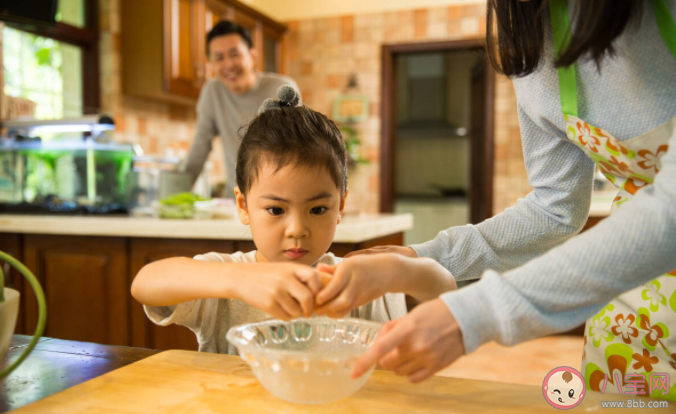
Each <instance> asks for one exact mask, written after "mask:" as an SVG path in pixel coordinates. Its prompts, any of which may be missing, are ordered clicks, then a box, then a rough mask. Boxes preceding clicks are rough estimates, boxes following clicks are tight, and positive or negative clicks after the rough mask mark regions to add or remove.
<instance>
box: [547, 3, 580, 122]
mask: <svg viewBox="0 0 676 414" xmlns="http://www.w3.org/2000/svg"><path fill="white" fill-rule="evenodd" d="M549 14H550V17H551V21H552V31H553V33H554V47H555V50H556V56H557V58H558V57H559V56H561V54H562V53H563V51H565V50H566V49H568V44H569V43H570V30H569V28H570V22H569V19H568V3H567V1H566V0H550V1H549ZM558 72H559V89H560V91H561V110H562V111H563V113H564V114H566V115H573V116H577V81H576V80H575V64H573V65H570V66H569V67H567V68H558Z"/></svg>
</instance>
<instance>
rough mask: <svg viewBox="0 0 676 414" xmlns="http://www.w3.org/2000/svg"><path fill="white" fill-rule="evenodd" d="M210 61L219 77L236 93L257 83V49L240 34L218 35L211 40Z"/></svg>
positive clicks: (246, 89)
mask: <svg viewBox="0 0 676 414" xmlns="http://www.w3.org/2000/svg"><path fill="white" fill-rule="evenodd" d="M209 62H210V63H211V64H212V65H213V68H214V72H215V73H216V76H217V77H218V79H219V80H220V81H221V82H223V83H224V84H225V86H226V87H227V88H228V89H229V90H230V91H231V92H232V93H234V94H235V95H241V94H243V93H246V92H248V91H249V90H250V89H251V88H253V87H254V85H255V84H256V72H255V68H256V50H255V49H249V46H248V45H247V44H246V42H245V41H244V39H242V37H241V36H240V35H238V34H228V35H225V36H218V37H215V38H213V39H211V42H209Z"/></svg>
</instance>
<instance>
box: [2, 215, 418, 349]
mask: <svg viewBox="0 0 676 414" xmlns="http://www.w3.org/2000/svg"><path fill="white" fill-rule="evenodd" d="M412 227H413V217H412V216H411V215H410V214H379V215H363V216H357V215H355V216H349V215H348V216H347V217H344V218H343V220H342V223H341V224H339V225H338V227H337V229H336V234H335V237H334V240H333V243H331V245H330V246H329V248H328V251H329V252H331V253H333V254H335V255H336V256H337V257H344V256H345V255H346V254H348V253H349V252H352V251H355V250H362V249H368V248H370V247H373V246H378V245H399V246H401V245H403V244H404V231H405V230H408V229H410V228H412ZM255 248H256V246H255V245H254V243H253V241H252V240H251V232H250V231H249V227H248V226H244V225H242V224H241V223H240V222H239V220H237V219H236V218H232V219H224V220H179V219H177V220H169V219H167V220H162V219H149V218H130V217H124V216H123V217H91V216H28V215H0V251H4V252H6V253H8V254H10V255H12V256H14V257H16V258H17V259H19V260H20V261H22V262H23V263H24V264H25V265H26V266H27V267H28V268H29V269H30V270H31V271H32V272H33V273H34V274H35V275H36V276H37V278H38V279H39V280H40V283H41V284H42V286H43V287H44V290H45V294H46V296H47V303H50V309H49V318H47V326H46V331H45V332H48V333H49V335H52V336H55V337H57V338H61V339H69V340H80V341H89V342H95V343H105V344H112V345H126V346H130V345H131V346H135V347H141V348H152V349H196V348H197V342H196V340H195V334H194V333H193V332H192V331H190V330H189V329H186V328H184V327H181V326H177V325H173V326H170V327H166V328H160V327H158V326H156V325H154V324H153V323H152V322H150V320H149V319H148V318H147V317H146V315H145V312H144V311H143V308H142V306H141V305H140V304H139V303H138V302H137V301H135V300H134V299H133V298H132V297H131V295H130V293H129V292H130V289H131V284H132V282H133V280H134V277H136V275H137V274H138V273H139V271H140V270H141V269H142V268H143V266H145V265H147V264H148V263H151V262H154V261H157V260H162V259H165V258H169V257H194V256H195V255H198V254H204V253H207V252H219V253H234V252H238V251H239V252H248V251H251V250H254V249H255ZM7 283H8V285H9V286H10V287H14V288H15V289H17V290H18V291H19V292H20V293H21V296H22V298H26V299H25V301H24V300H23V299H22V301H23V305H22V306H23V308H24V310H25V312H24V313H22V317H20V318H19V322H18V325H17V333H30V332H33V331H34V329H35V328H34V325H35V320H36V319H37V302H36V301H35V298H34V295H33V292H32V289H31V288H30V286H29V285H28V284H27V283H25V282H24V280H23V278H22V277H21V276H20V275H19V274H18V273H17V272H15V271H10V272H9V273H8V277H7ZM66 321H67V322H66Z"/></svg>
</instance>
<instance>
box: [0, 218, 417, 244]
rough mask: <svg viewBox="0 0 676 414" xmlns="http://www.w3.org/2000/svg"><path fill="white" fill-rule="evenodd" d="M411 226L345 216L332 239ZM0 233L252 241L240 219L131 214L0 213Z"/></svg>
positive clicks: (404, 221) (358, 238) (356, 239)
mask: <svg viewBox="0 0 676 414" xmlns="http://www.w3.org/2000/svg"><path fill="white" fill-rule="evenodd" d="M412 228H413V216H412V215H411V214H373V215H355V216H346V217H344V218H343V220H342V222H341V223H340V224H339V225H338V227H337V228H336V235H335V237H334V240H333V241H334V242H336V243H360V242H362V241H365V240H372V239H376V238H379V237H383V236H386V235H390V234H392V233H400V232H403V231H405V230H409V229H412ZM0 232H2V233H22V234H59V235H72V236H118V237H159V238H170V239H211V240H251V231H250V230H249V226H245V225H243V224H242V223H240V221H239V219H237V218H231V219H222V220H219V219H213V220H179V219H176V220H172V219H154V218H132V217H105V216H104V217H94V216H31V215H10V214H7V215H0Z"/></svg>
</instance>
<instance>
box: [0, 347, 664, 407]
mask: <svg viewBox="0 0 676 414" xmlns="http://www.w3.org/2000/svg"><path fill="white" fill-rule="evenodd" d="M19 340H23V342H24V344H25V340H26V338H17V341H15V346H21V345H17V343H19V342H20V341H19ZM50 342H51V346H50ZM69 349H70V351H69ZM16 351H17V349H16V348H14V350H13V354H14V355H17V352H16ZM62 354H65V355H62ZM153 354H155V355H153ZM62 357H63V358H62ZM31 358H33V360H32V361H31ZM64 358H65V360H66V361H70V362H71V364H68V363H66V362H64ZM138 359H140V360H139V361H138V362H137V363H134V364H131V365H128V366H125V365H127V364H130V363H131V362H133V361H134V360H138ZM29 361H30V362H29ZM27 363H28V366H22V367H21V368H20V369H21V372H18V373H15V375H16V377H13V378H9V379H8V380H6V382H10V383H11V384H3V389H2V394H0V398H2V399H3V401H6V400H7V399H8V398H9V397H11V398H12V399H13V400H15V401H13V402H12V403H11V404H10V405H8V408H9V409H13V408H17V407H19V406H20V405H24V404H27V403H28V402H30V401H35V400H38V399H39V400H40V401H37V402H36V403H34V404H30V405H26V406H24V407H22V408H20V409H18V411H17V414H29V413H39V414H49V413H53V414H56V413H59V414H60V413H69V414H70V413H75V414H79V413H81V414H84V413H96V414H105V413H110V414H120V413H143V414H152V413H158V414H160V413H161V414H164V413H172V414H177V413H193V412H195V413H197V412H198V413H226V412H227V413H235V414H237V413H247V414H250V413H256V414H258V413H279V412H284V413H322V414H324V413H329V414H330V413H336V414H338V413H341V414H342V413H366V412H368V413H383V414H397V413H402V414H403V413H406V414H408V413H413V412H430V413H444V414H446V413H479V412H491V413H495V414H498V413H499V414H527V413H533V414H536V413H537V414H539V413H542V412H550V411H551V412H554V411H555V410H554V409H553V408H551V407H550V406H549V405H547V403H546V402H545V401H544V399H543V397H542V390H541V388H540V387H539V386H525V385H516V384H506V383H502V382H490V381H477V380H469V379H459V378H444V377H439V376H435V377H433V378H430V379H428V380H427V381H425V382H423V383H421V384H419V385H415V386H414V385H411V384H409V383H408V382H407V381H406V379H405V378H402V377H397V376H395V375H394V374H393V373H391V372H387V371H381V370H376V371H375V372H374V373H373V375H372V376H371V378H370V379H369V381H368V382H367V383H366V385H365V386H364V388H363V389H361V390H360V391H359V392H357V393H356V394H354V395H353V396H351V397H349V398H346V399H343V400H341V401H338V402H335V403H332V404H326V405H319V406H306V405H299V404H291V403H287V402H285V401H283V400H280V399H277V398H275V397H273V396H272V395H271V394H270V393H268V392H267V391H266V390H265V389H264V388H263V387H262V386H261V385H260V384H259V383H258V381H257V380H256V379H255V378H254V377H253V374H252V373H251V370H250V369H249V367H248V365H246V364H245V363H244V362H243V361H242V360H241V359H240V358H239V357H237V356H232V355H218V354H208V353H198V352H190V351H180V350H176V351H165V352H162V353H158V352H156V351H150V350H142V349H141V350H139V349H133V348H125V347H110V346H101V345H95V344H83V343H78V342H69V341H58V340H54V339H48V340H45V341H43V342H42V343H40V345H39V351H37V354H36V355H34V356H33V355H32V356H31V357H29V359H28V360H27ZM31 367H32V368H31ZM120 367H121V368H120ZM116 368H120V369H117V370H115V369H116ZM112 370H114V371H112ZM108 371H112V372H108ZM106 372H107V373H106ZM103 373H106V374H105V375H103V376H99V377H98V378H94V379H92V380H91V381H87V382H85V383H82V384H79V385H77V386H74V387H71V388H69V389H67V390H65V391H63V392H61V393H58V394H55V395H52V396H50V397H47V398H44V397H46V396H47V395H49V394H53V393H56V392H57V391H59V390H62V389H64V388H68V387H69V386H71V385H74V384H77V383H78V382H82V381H85V380H87V379H89V378H92V377H96V376H98V375H101V374H103ZM62 377H66V378H62ZM24 383H25V384H24ZM29 384H30V385H29ZM54 384H56V386H55V388H58V389H55V388H53V389H51V390H50V391H48V392H46V391H45V390H42V389H41V388H43V387H49V386H52V387H54ZM17 385H24V386H26V388H24V389H23V394H25V395H21V394H22V391H21V388H20V387H19V388H15V387H16V386H17ZM8 386H9V387H10V389H9V390H8V389H5V388H7V387H8ZM33 392H34V393H35V394H36V395H37V396H36V397H34V398H29V397H30V396H27V395H28V394H30V393H33ZM40 393H42V394H40ZM38 394H39V395H38ZM632 397H634V398H633V399H637V398H636V397H635V396H621V395H609V394H606V395H601V394H598V393H589V394H588V395H587V396H586V397H585V400H584V401H583V403H582V405H580V406H579V407H577V409H578V410H579V411H597V410H603V409H602V408H601V404H600V403H601V401H622V400H627V399H631V398H632ZM20 400H21V401H20ZM644 401H646V402H647V401H649V400H644ZM650 401H657V400H650ZM6 405H7V404H6ZM670 410H671V411H670ZM612 412H617V413H623V412H626V413H633V412H640V410H638V411H637V410H635V409H613V410H612ZM650 412H655V413H661V412H664V413H667V412H673V408H672V407H669V408H661V409H651V410H650Z"/></svg>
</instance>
